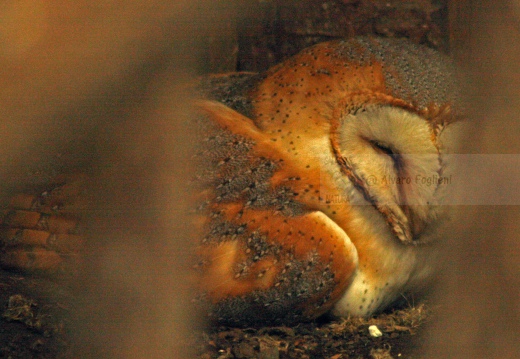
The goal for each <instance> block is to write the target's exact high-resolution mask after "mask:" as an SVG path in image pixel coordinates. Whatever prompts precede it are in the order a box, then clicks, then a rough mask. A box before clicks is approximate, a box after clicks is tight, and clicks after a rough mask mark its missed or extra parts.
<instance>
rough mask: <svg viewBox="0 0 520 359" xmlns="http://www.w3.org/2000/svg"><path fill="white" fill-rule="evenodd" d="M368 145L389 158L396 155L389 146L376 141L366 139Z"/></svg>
mask: <svg viewBox="0 0 520 359" xmlns="http://www.w3.org/2000/svg"><path fill="white" fill-rule="evenodd" d="M366 141H367V142H368V143H370V144H371V145H372V147H374V148H375V149H376V150H377V151H379V152H382V153H384V154H385V155H388V156H391V157H392V158H393V157H394V156H395V155H397V153H396V151H394V150H393V149H392V148H391V147H390V146H388V145H387V144H385V143H382V142H379V141H377V140H371V139H366Z"/></svg>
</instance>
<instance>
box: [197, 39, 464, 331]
mask: <svg viewBox="0 0 520 359" xmlns="http://www.w3.org/2000/svg"><path fill="white" fill-rule="evenodd" d="M204 87H205V88H206V89H207V88H211V89H212V90H213V91H206V96H207V97H208V98H209V100H205V101H201V102H200V103H199V107H200V112H201V114H202V118H201V121H200V126H201V128H202V133H203V134H205V135H206V136H207V137H206V140H205V141H204V143H205V144H206V147H204V148H203V149H202V150H201V152H200V154H199V156H198V157H197V158H198V160H199V161H200V163H201V168H202V169H203V170H202V172H201V175H200V177H199V180H200V183H201V187H202V188H203V189H204V191H203V192H202V193H203V194H204V195H203V199H202V200H201V203H203V205H202V206H201V207H200V210H199V213H198V214H199V216H200V220H199V221H198V223H199V224H200V226H201V229H202V231H203V233H205V236H204V238H203V240H202V242H201V244H200V247H199V248H200V255H201V256H200V258H201V261H200V263H199V265H198V266H197V268H198V269H197V270H198V271H199V274H200V278H201V282H200V283H201V289H202V292H203V294H202V296H201V300H202V302H205V303H209V304H210V308H211V309H210V313H211V316H212V317H213V318H214V319H216V320H218V321H224V322H227V323H231V324H239V325H247V324H259V323H265V322H275V323H277V322H295V321H299V320H305V319H311V318H314V317H316V316H319V315H320V314H322V313H325V312H327V311H333V312H334V313H336V314H338V315H370V314H371V313H374V312H376V311H378V310H381V309H383V308H385V307H386V306H388V305H389V304H391V303H392V302H393V301H394V300H395V299H396V298H397V297H398V296H399V295H400V294H401V293H405V292H409V291H414V290H417V289H418V288H420V287H421V286H424V285H425V284H426V283H427V281H428V278H429V276H430V275H431V272H432V265H431V262H432V259H433V257H434V248H433V245H432V242H435V239H436V236H437V233H438V228H439V226H440V225H442V223H443V221H444V220H445V219H446V215H447V214H446V213H445V212H446V211H445V210H446V207H444V206H442V199H443V196H445V194H446V190H447V189H448V188H447V187H448V186H447V184H446V183H445V181H443V179H445V178H447V176H448V173H449V171H450V168H449V166H448V165H447V164H446V163H445V161H444V155H445V153H446V146H445V143H444V142H445V141H444V140H443V138H444V137H446V134H447V133H450V131H452V129H453V128H455V127H456V126H457V124H456V123H455V122H456V118H457V117H458V116H459V115H458V112H457V111H458V110H457V101H458V99H457V97H456V92H455V84H454V80H453V77H452V69H451V67H450V64H449V61H448V60H446V59H445V58H444V57H443V56H442V55H440V54H438V53H436V52H434V51H433V50H430V49H428V48H424V47H419V46H416V45H412V44H410V43H408V42H407V41H405V40H382V39H369V38H360V39H354V40H348V41H333V42H328V43H323V44H319V45H316V46H314V47H311V48H309V49H306V50H304V51H303V52H301V53H300V54H298V55H296V56H295V57H293V58H291V59H289V60H287V61H285V62H284V63H282V64H280V65H278V66H276V67H274V68H273V69H271V70H269V71H267V72H266V73H264V74H259V75H256V74H230V75H228V76H225V77H215V78H211V79H208V80H206V83H204V84H203V88H204Z"/></svg>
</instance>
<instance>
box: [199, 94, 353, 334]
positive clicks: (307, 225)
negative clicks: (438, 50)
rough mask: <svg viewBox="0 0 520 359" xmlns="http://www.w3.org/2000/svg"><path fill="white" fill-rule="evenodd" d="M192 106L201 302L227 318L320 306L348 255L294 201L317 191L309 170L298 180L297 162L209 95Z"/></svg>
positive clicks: (243, 320)
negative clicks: (197, 142) (198, 142)
mask: <svg viewBox="0 0 520 359" xmlns="http://www.w3.org/2000/svg"><path fill="white" fill-rule="evenodd" d="M198 106H199V108H200V110H201V113H202V117H203V119H202V121H201V126H202V128H203V130H202V132H203V133H204V134H205V138H204V140H203V148H202V149H201V151H200V152H199V154H198V155H197V163H198V164H199V166H200V167H199V168H201V172H200V174H199V178H198V182H199V185H200V186H201V192H200V193H201V198H200V203H201V205H200V207H199V209H198V216H199V220H198V221H197V223H198V225H199V226H200V227H201V231H202V233H204V235H203V238H202V240H201V243H200V246H199V254H200V262H199V264H198V266H197V267H198V268H197V269H198V271H199V274H200V280H201V287H202V291H203V295H202V297H201V298H200V299H201V301H202V302H207V303H209V304H210V305H211V310H210V311H211V316H212V317H213V318H214V319H216V320H218V321H220V322H225V323H228V324H234V325H253V324H259V323H265V322H272V323H277V322H285V323H287V322H297V321H299V320H302V319H310V318H314V317H316V316H318V315H320V314H322V313H325V312H326V311H328V310H329V309H330V308H331V306H332V305H333V303H334V302H335V301H336V300H337V299H338V297H339V296H340V295H341V294H342V293H343V291H344V290H345V288H346V286H347V285H348V283H349V281H350V275H351V273H352V272H353V271H354V270H355V268H356V266H357V252H356V249H355V248H354V246H353V245H352V243H351V242H350V239H349V238H348V236H347V235H346V233H345V232H344V231H343V230H342V229H341V228H340V227H339V226H338V225H337V224H336V223H334V222H333V221H332V220H331V219H330V218H329V217H327V216H326V215H325V214H324V213H323V212H321V211H318V210H316V209H314V208H312V207H309V206H307V205H305V204H303V203H302V202H300V201H298V199H299V197H304V196H305V193H307V192H309V190H310V189H314V190H312V192H313V195H314V196H317V194H316V193H315V192H318V191H319V187H320V183H319V178H320V176H319V173H318V168H315V170H316V171H315V172H314V173H312V171H311V172H309V171H307V173H308V175H306V176H303V177H302V172H305V171H302V167H306V166H307V164H306V163H305V162H302V161H295V160H294V159H293V158H291V157H289V156H287V154H286V151H284V149H283V148H282V147H280V146H279V145H278V144H277V143H276V142H275V141H272V139H271V138H270V137H269V136H266V135H265V134H263V133H262V132H261V131H260V130H259V129H258V128H257V127H256V125H255V124H254V123H253V122H252V121H251V120H250V119H249V118H247V117H245V116H243V115H241V114H239V113H238V112H236V111H234V110H232V109H230V108H229V107H226V106H224V105H222V104H220V103H217V102H212V101H202V102H200V103H199V104H198ZM208 120H209V121H208ZM307 170H308V169H307Z"/></svg>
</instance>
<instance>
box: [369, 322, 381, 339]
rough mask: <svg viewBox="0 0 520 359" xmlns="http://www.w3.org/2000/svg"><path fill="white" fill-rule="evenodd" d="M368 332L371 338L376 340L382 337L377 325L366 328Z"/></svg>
mask: <svg viewBox="0 0 520 359" xmlns="http://www.w3.org/2000/svg"><path fill="white" fill-rule="evenodd" d="M368 332H369V333H370V336H371V337H374V338H378V337H380V336H382V335H383V333H381V331H380V330H379V328H378V327H377V325H371V326H369V327H368Z"/></svg>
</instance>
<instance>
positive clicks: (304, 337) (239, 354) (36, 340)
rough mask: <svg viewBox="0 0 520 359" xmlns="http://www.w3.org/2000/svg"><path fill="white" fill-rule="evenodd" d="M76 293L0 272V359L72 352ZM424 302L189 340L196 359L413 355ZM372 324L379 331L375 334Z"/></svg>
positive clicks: (426, 310) (212, 332)
mask: <svg viewBox="0 0 520 359" xmlns="http://www.w3.org/2000/svg"><path fill="white" fill-rule="evenodd" d="M74 304H75V298H74V296H73V295H72V294H71V292H70V291H69V290H67V287H66V286H65V285H64V284H63V283H57V282H53V281H51V280H47V279H45V278H36V277H34V276H32V277H28V276H24V275H21V274H16V273H12V272H8V271H0V312H1V318H0V358H12V359H17V358H20V359H24V358H45V359H47V358H48V359H51V358H52V359H55V358H70V357H71V353H72V352H73V351H74V341H73V340H72V339H71V338H72V336H71V323H72V322H73V319H74V312H75V309H74V308H75V305H74ZM431 315H432V309H431V308H430V306H428V304H427V302H426V303H425V301H422V302H417V303H414V301H413V300H412V299H407V300H403V304H402V305H401V306H400V308H395V309H393V310H391V311H388V312H386V313H382V314H380V315H377V316H375V317H373V318H370V319H367V320H365V319H360V318H350V319H338V318H321V319H320V320H318V321H315V322H311V323H301V324H298V325H296V326H293V327H285V326H276V327H269V326H266V327H261V328H230V327H220V326H208V327H207V328H206V329H204V330H199V331H196V332H194V333H193V335H192V336H191V337H190V338H188V339H187V343H186V345H189V346H190V347H191V348H194V350H195V352H196V358H197V359H217V358H218V359H227V358H229V359H231V358H252V359H253V358H262V359H276V358H282V359H283V358H298V359H304V358H327V359H344V358H377V359H383V358H385V359H386V358H418V357H419V356H418V354H417V353H416V347H415V346H414V343H419V342H420V341H419V340H416V339H417V336H419V335H421V332H422V330H423V328H424V327H425V325H424V324H425V323H427V322H428V320H429V318H430V317H431ZM372 325H375V326H377V328H378V329H379V330H380V332H381V333H382V335H381V336H380V337H374V336H372V335H371V334H370V332H369V327H370V326H372Z"/></svg>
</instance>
